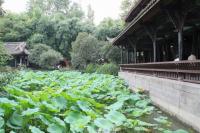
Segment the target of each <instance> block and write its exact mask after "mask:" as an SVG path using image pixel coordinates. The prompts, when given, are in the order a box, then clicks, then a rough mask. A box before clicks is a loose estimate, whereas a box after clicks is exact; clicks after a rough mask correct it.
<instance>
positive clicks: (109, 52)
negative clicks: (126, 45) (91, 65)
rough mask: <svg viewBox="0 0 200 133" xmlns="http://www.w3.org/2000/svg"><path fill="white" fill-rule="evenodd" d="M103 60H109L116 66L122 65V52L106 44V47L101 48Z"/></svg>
mask: <svg viewBox="0 0 200 133" xmlns="http://www.w3.org/2000/svg"><path fill="white" fill-rule="evenodd" d="M101 55H102V58H104V59H107V60H108V61H109V62H113V63H116V64H119V63H120V59H121V50H120V48H118V47H115V46H113V45H112V44H110V43H109V42H106V43H105V45H104V46H103V47H102V48H101Z"/></svg>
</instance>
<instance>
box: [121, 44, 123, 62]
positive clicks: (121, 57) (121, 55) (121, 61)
mask: <svg viewBox="0 0 200 133" xmlns="http://www.w3.org/2000/svg"><path fill="white" fill-rule="evenodd" d="M121 64H123V47H122V48H121Z"/></svg>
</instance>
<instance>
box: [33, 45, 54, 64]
mask: <svg viewBox="0 0 200 133" xmlns="http://www.w3.org/2000/svg"><path fill="white" fill-rule="evenodd" d="M49 49H51V48H50V47H49V46H47V45H45V44H35V45H34V46H33V48H32V49H31V50H30V56H29V61H30V63H32V64H35V65H38V66H39V62H40V55H41V54H42V53H44V52H46V51H48V50H49Z"/></svg>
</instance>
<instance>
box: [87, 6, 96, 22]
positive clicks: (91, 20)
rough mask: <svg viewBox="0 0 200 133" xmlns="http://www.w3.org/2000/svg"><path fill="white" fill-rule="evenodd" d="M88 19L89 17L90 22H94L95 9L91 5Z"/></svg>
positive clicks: (88, 10)
mask: <svg viewBox="0 0 200 133" xmlns="http://www.w3.org/2000/svg"><path fill="white" fill-rule="evenodd" d="M87 19H88V22H90V23H91V24H94V10H93V9H92V7H91V5H88V9H87Z"/></svg>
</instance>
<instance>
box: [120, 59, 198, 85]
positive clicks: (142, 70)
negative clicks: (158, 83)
mask: <svg viewBox="0 0 200 133" xmlns="http://www.w3.org/2000/svg"><path fill="white" fill-rule="evenodd" d="M120 68H121V71H129V72H136V73H139V74H144V75H149V76H156V77H160V78H169V79H173V80H180V81H185V82H192V83H199V84H200V60H197V61H178V62H157V63H140V64H122V65H120Z"/></svg>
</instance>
